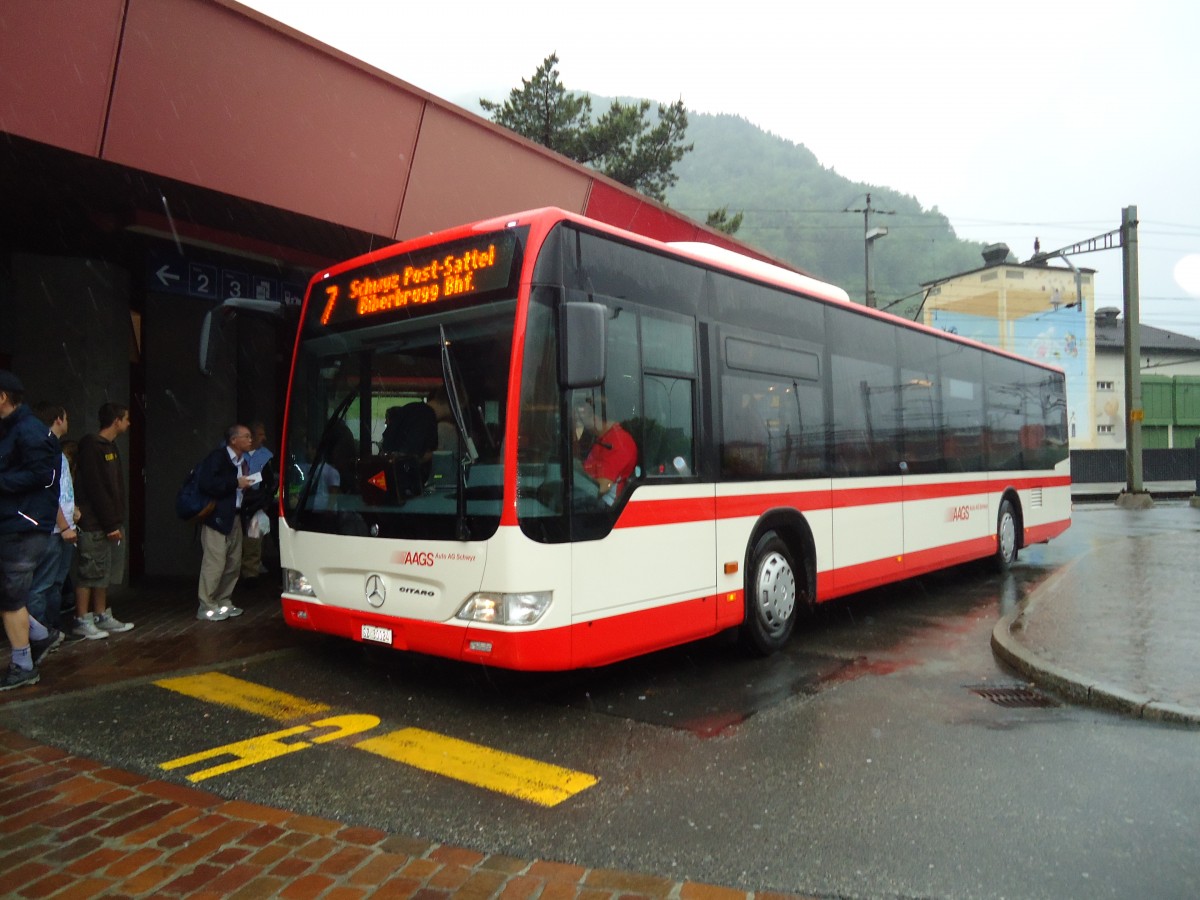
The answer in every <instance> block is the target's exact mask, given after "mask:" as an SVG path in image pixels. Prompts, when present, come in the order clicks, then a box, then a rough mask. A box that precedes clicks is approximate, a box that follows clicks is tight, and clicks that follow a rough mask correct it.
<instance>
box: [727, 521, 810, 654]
mask: <svg viewBox="0 0 1200 900" xmlns="http://www.w3.org/2000/svg"><path fill="white" fill-rule="evenodd" d="M796 576H797V573H796V565H795V563H794V562H793V560H792V552H791V550H789V549H788V546H787V544H785V543H784V542H783V540H782V539H781V538H780V537H779V535H778V534H776V533H775V532H774V531H768V532H767V533H766V534H764V535H763V536H762V537H760V538H759V539H758V543H757V544H755V545H754V550H753V552H752V553H751V554H750V566H749V568H748V569H747V570H746V620H745V621H744V622H743V623H742V628H741V631H740V633H739V636H740V638H741V644H742V646H743V647H744V648H745V649H746V650H747V651H749V652H750V653H753V654H755V655H756V656H770V655H771V654H772V653H775V652H777V651H778V650H780V649H781V648H782V647H783V645H784V644H786V643H787V640H788V638H789V637H791V635H792V630H793V629H794V628H795V626H796V617H797V616H798V615H799V608H800V596H799V594H798V593H797V588H796V583H797V577H796Z"/></svg>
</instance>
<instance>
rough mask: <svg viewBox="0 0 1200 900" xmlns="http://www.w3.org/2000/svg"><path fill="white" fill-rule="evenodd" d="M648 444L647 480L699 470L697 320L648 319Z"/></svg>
mask: <svg viewBox="0 0 1200 900" xmlns="http://www.w3.org/2000/svg"><path fill="white" fill-rule="evenodd" d="M641 321H642V367H643V374H642V403H643V411H642V422H641V428H642V444H641V452H640V454H639V458H640V459H641V463H642V471H643V474H644V475H645V476H646V477H647V478H658V477H664V476H665V477H671V476H674V477H680V476H689V475H691V474H692V473H693V472H694V471H695V465H696V457H695V444H694V441H695V434H694V422H695V401H696V390H695V375H696V331H695V323H694V322H693V320H691V319H689V318H686V317H683V316H680V317H678V318H675V317H671V318H666V317H660V316H658V315H654V316H650V315H643V316H642V320H641Z"/></svg>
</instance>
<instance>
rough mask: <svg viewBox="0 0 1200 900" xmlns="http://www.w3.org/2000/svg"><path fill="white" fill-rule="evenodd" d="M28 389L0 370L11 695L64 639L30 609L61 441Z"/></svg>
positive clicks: (48, 528)
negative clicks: (27, 401)
mask: <svg viewBox="0 0 1200 900" xmlns="http://www.w3.org/2000/svg"><path fill="white" fill-rule="evenodd" d="M24 396H25V388H24V386H23V385H22V384H21V382H20V380H19V379H18V378H17V377H16V376H15V375H14V374H13V373H12V372H9V371H7V370H0V619H3V622H4V633H5V635H6V636H7V638H8V643H9V646H10V647H11V648H12V660H11V662H10V663H9V666H8V671H7V672H6V673H5V674H4V677H3V679H2V680H0V690H2V691H7V690H11V689H12V688H17V687H21V686H22V685H27V684H37V682H38V681H39V680H40V679H41V674H40V673H39V672H38V668H37V667H38V663H39V662H41V660H42V658H43V657H45V655H46V654H47V653H49V652H50V651H51V650H53V649H54V648H55V647H56V646H58V644H59V643H60V642H61V641H62V632H60V631H58V630H57V629H54V628H46V627H45V626H44V625H43V624H42V623H41V622H39V621H38V620H37V619H34V618H32V617H30V615H29V611H28V609H27V608H26V606H27V604H28V602H29V593H30V589H31V588H32V586H33V575H34V570H35V569H36V567H37V565H38V563H39V562H40V560H41V559H42V557H43V556H44V555H45V552H46V546H47V544H48V543H49V541H50V534H51V532H52V531H53V529H54V523H55V520H56V518H57V516H58V473H59V469H60V464H61V460H62V451H61V449H60V447H59V443H58V438H57V437H55V436H54V434H52V433H51V431H50V429H48V428H47V427H46V426H45V424H43V423H42V421H41V420H40V419H38V418H37V416H35V415H34V414H33V413H32V412H31V411H30V410H29V408H28V407H27V406H25V405H24V402H23V400H24Z"/></svg>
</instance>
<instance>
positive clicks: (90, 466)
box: [71, 403, 133, 640]
mask: <svg viewBox="0 0 1200 900" xmlns="http://www.w3.org/2000/svg"><path fill="white" fill-rule="evenodd" d="M97 418H98V419H99V424H100V430H99V431H98V432H96V433H95V434H87V435H84V436H83V438H82V439H81V440H80V441H79V453H78V457H77V459H76V463H75V506H76V508H77V509H78V510H79V512H80V518H79V544H78V549H79V555H78V557H77V558H76V561H75V568H74V570H73V572H72V576H73V578H72V580H73V581H74V582H75V626H74V627H73V628H72V629H71V634H72V635H73V636H75V637H79V638H87V639H88V640H99V639H100V638H107V637H108V636H109V635H110V634H116V633H119V632H123V631H129V630H130V629H131V628H133V624H132V623H131V622H121V621H119V620H118V619H117V617H116V616H114V615H113V614H112V610H110V609H109V608H108V587H109V585H111V584H114V583H117V582H119V581H120V580H121V579H122V577H123V576H124V573H125V548H124V541H125V465H124V463H122V462H121V451H120V450H118V449H117V445H116V440H117V438H118V437H120V436H121V435H123V434H124V433H125V432H127V431H128V430H129V408H128V407H125V406H121V405H120V404H117V403H105V404H103V405H101V407H100V411H99V413H98V414H97Z"/></svg>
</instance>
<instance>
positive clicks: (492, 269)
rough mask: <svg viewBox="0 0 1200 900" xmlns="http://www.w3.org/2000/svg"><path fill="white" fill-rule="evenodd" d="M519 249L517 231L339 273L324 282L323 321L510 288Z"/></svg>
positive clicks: (362, 316) (354, 318)
mask: <svg viewBox="0 0 1200 900" xmlns="http://www.w3.org/2000/svg"><path fill="white" fill-rule="evenodd" d="M515 249H516V237H515V235H513V234H512V233H511V232H500V233H498V234H491V235H485V236H483V237H481V238H478V239H474V240H472V241H470V242H458V243H455V244H450V245H445V244H443V245H442V246H440V247H430V248H429V249H428V250H424V251H418V252H416V253H406V254H403V255H400V256H397V257H394V258H393V259H389V260H385V261H383V262H382V263H379V264H376V265H372V266H370V267H368V268H367V269H359V270H356V271H354V272H348V273H346V274H343V275H339V276H338V277H337V278H336V279H330V283H326V284H325V285H324V292H325V297H324V306H323V308H322V310H321V324H322V325H337V324H341V323H343V322H348V321H362V320H363V319H366V318H370V317H372V316H377V315H381V314H384V313H389V312H397V311H399V310H405V309H410V308H411V307H419V306H425V305H429V304H434V303H442V302H445V301H447V300H453V299H457V298H463V297H470V296H474V295H478V294H482V293H485V292H487V291H492V290H495V289H497V288H503V287H506V286H507V285H508V282H509V278H510V276H511V274H512V261H513V253H514V251H515Z"/></svg>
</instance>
